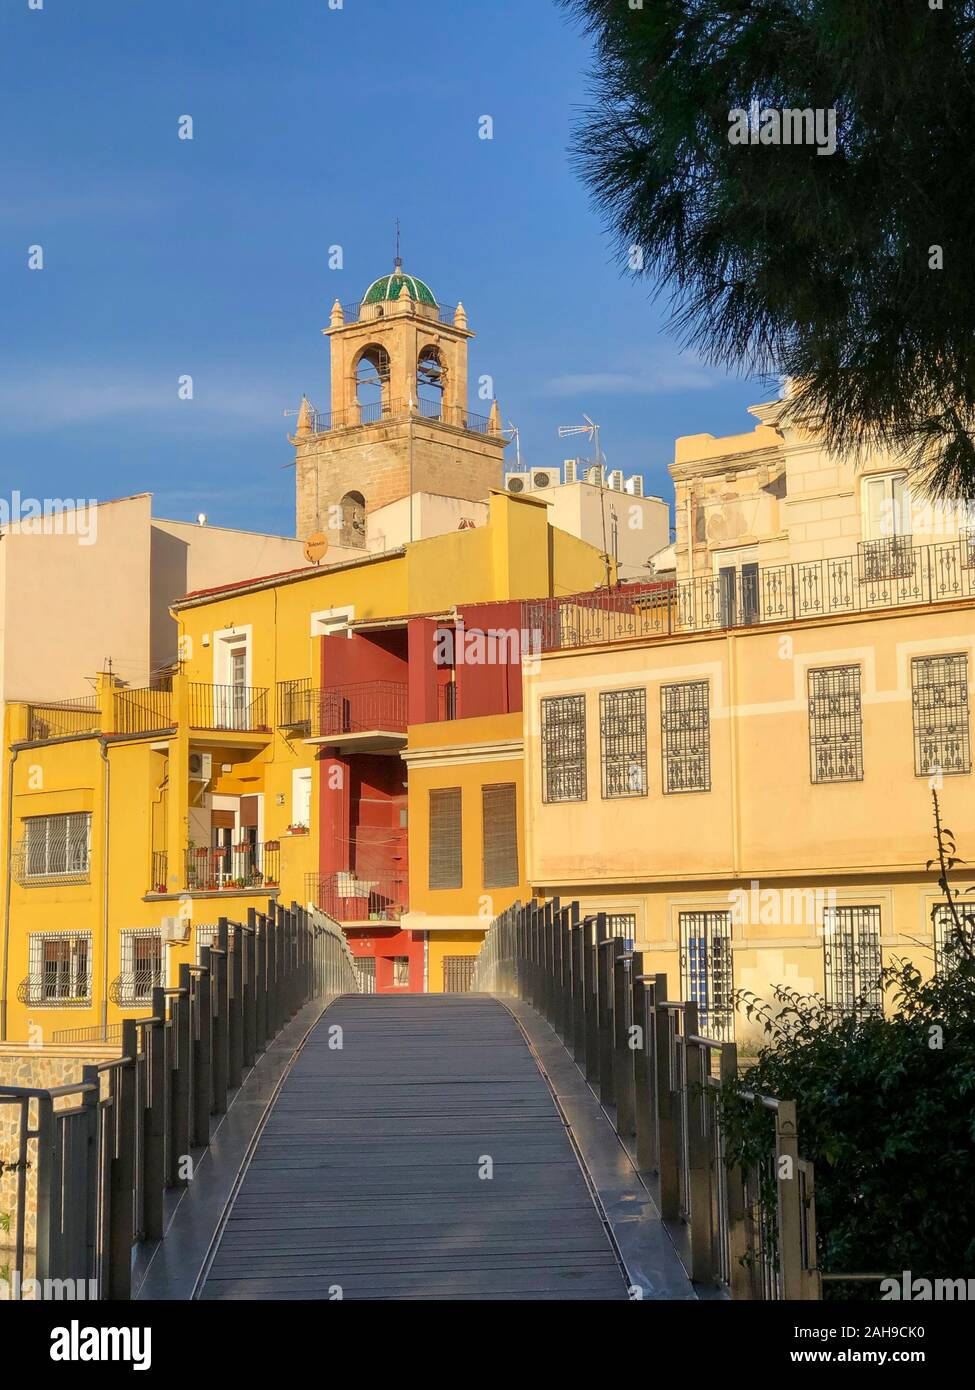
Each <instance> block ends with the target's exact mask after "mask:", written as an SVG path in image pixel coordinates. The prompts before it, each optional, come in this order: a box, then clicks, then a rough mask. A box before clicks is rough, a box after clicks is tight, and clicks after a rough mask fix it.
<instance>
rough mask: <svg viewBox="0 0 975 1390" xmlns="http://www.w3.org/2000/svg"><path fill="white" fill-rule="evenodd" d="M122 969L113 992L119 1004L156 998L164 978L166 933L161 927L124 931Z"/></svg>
mask: <svg viewBox="0 0 975 1390" xmlns="http://www.w3.org/2000/svg"><path fill="white" fill-rule="evenodd" d="M120 944H121V955H122V960H121V964H122V969H121V972H120V975H119V978H118V982H117V986H116V989H115V990H113V994H115V995H117V996H118V997H117V998H116V999H115V1000H114V1002H115V1003H117V1004H121V1005H122V1006H123V1007H124V1006H125V1004H126V1003H132V1004H138V1003H144V1002H147V1001H148V1000H150V999H151V998H152V991H153V990H154V989H155V988H156V986H157V985H162V984H164V983H165V981H164V980H163V947H162V933H161V932H160V931H159V929H158V927H147V928H144V929H137V930H134V931H124V932H122V935H121V943H120Z"/></svg>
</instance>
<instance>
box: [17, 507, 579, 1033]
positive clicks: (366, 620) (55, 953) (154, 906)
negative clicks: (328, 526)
mask: <svg viewBox="0 0 975 1390" xmlns="http://www.w3.org/2000/svg"><path fill="white" fill-rule="evenodd" d="M546 513H547V509H546V508H545V507H544V505H542V504H540V503H538V502H536V501H533V500H531V499H526V498H517V497H514V496H511V495H509V494H506V493H503V492H498V493H495V494H493V495H492V497H491V499H490V515H489V521H488V524H487V525H486V526H483V527H480V528H477V529H475V530H466V531H461V532H457V533H454V534H450V535H446V536H443V537H436V538H433V539H430V540H427V541H421V542H417V543H416V544H414V545H408V546H405V547H402V548H401V549H400V550H398V551H396V552H394V553H391V554H388V555H386V556H383V557H372V556H364V557H363V558H362V559H358V560H355V561H352V562H346V563H343V564H340V565H336V566H332V567H330V568H324V567H323V568H321V569H316V568H314V567H306V568H304V569H301V570H297V571H294V572H292V573H289V574H285V575H280V576H274V577H270V578H268V579H263V580H254V581H247V582H244V583H241V584H236V585H230V586H225V587H222V588H218V589H216V590H208V591H205V592H202V593H198V594H195V595H188V596H187V597H186V598H185V599H183V600H182V601H181V602H180V603H178V604H176V605H175V606H174V609H173V612H174V617H175V619H176V621H177V624H178V628H179V645H180V652H181V654H182V660H181V662H180V666H179V670H178V672H177V673H176V674H175V675H174V676H173V677H172V678H171V679H170V680H169V681H166V682H162V683H160V684H161V685H163V686H164V688H159V689H149V688H143V689H135V690H134V689H132V688H130V687H125V686H122V685H120V683H119V682H118V680H117V679H116V678H114V677H111V676H109V675H103V676H102V677H100V678H99V682H98V696H97V701H96V705H97V708H96V709H94V710H85V711H78V710H75V709H73V708H70V707H68V708H64V709H59V708H58V706H57V702H49V703H48V704H46V705H45V706H44V707H43V709H41V708H40V707H36V706H31V705H23V704H12V705H10V706H9V707H8V711H7V727H6V730H5V760H4V763H5V766H4V773H5V777H4V784H5V787H6V788H7V795H6V797H5V813H6V814H5V827H6V828H5V836H4V854H5V862H7V863H8V864H9V872H8V874H7V883H6V896H5V929H4V938H3V945H4V951H3V979H4V980H5V982H6V984H5V990H4V998H5V1005H6V1007H5V1040H7V1041H30V1040H31V1039H33V1040H35V1041H46V1042H51V1043H54V1042H65V1041H69V1040H71V1038H75V1037H78V1038H79V1039H80V1038H81V1037H82V1036H84V1035H91V1034H93V1033H94V1032H96V1031H100V1030H102V1029H103V1028H104V1026H105V1025H106V1024H107V1025H108V1026H109V1027H110V1028H112V1027H116V1026H117V1024H118V1022H119V1020H120V1018H122V1017H124V1016H125V1015H126V1013H127V1012H128V1013H131V1012H133V1011H135V1012H140V1011H141V1012H144V1011H145V1009H146V1007H147V1006H148V1003H149V1000H150V997H151V988H152V985H154V984H157V983H172V982H173V981H175V980H176V978H177V977H178V970H179V965H180V964H181V963H184V962H186V961H193V960H195V959H196V955H197V952H198V950H199V947H200V945H201V944H206V943H207V942H208V941H209V939H210V931H211V930H212V929H213V928H215V926H216V923H217V922H218V920H219V918H220V917H222V916H226V917H228V918H230V919H231V920H234V919H241V918H244V919H246V914H247V911H248V909H250V908H254V909H258V910H263V909H265V908H266V905H267V902H268V900H269V899H271V900H275V899H278V898H280V900H281V901H283V902H286V903H288V904H290V903H291V902H292V901H293V900H294V901H297V902H302V903H304V902H309V901H312V902H316V905H319V906H321V907H322V909H323V910H325V911H330V912H331V913H332V915H333V916H336V917H337V919H338V920H341V921H342V922H343V925H344V926H346V928H347V932H348V934H349V939H350V943H351V944H352V946H353V949H354V950H355V951H356V952H357V954H359V955H361V956H363V959H364V960H369V959H370V958H372V959H375V957H374V956H373V957H370V956H369V953H368V952H366V951H364V950H363V949H362V947H361V940H360V939H361V938H364V937H368V936H372V937H378V936H383V935H388V934H390V933H393V932H395V933H398V934H399V935H400V936H402V937H405V938H409V939H411V940H413V939H416V940H417V941H418V950H417V951H416V953H415V954H414V962H413V964H411V966H410V971H411V978H410V979H409V980H408V981H407V982H406V984H405V986H404V987H409V988H413V989H417V988H422V987H428V988H434V989H437V988H442V987H443V981H444V974H443V971H444V959H445V958H447V957H451V958H460V957H465V958H466V957H468V956H471V955H472V954H473V952H474V951H475V950H476V947H477V945H478V944H479V941H480V932H479V931H478V930H477V924H478V923H479V922H481V921H482V920H484V913H485V908H484V903H483V891H482V890H483V885H482V882H481V879H480V875H479V873H478V872H477V871H476V861H477V856H478V851H477V850H475V848H474V847H473V845H471V846H470V847H469V848H468V849H467V850H466V851H465V856H464V863H465V866H466V867H465V870H464V874H463V877H462V881H461V884H460V887H459V888H458V890H456V891H454V890H451V891H450V892H448V893H447V894H446V895H445V894H443V893H442V892H440V891H439V890H437V889H433V890H432V891H431V890H430V888H429V884H428V881H427V879H426V875H425V874H424V873H422V872H420V871H419V869H417V877H416V891H415V894H414V895H412V896H411V895H408V894H407V893H405V892H399V891H398V890H397V888H395V887H389V886H388V884H387V882H386V880H385V879H384V878H383V877H382V875H381V874H379V871H378V870H376V869H375V859H374V858H373V859H370V858H369V857H368V855H375V854H376V853H379V850H381V852H382V854H384V855H391V854H392V851H395V849H396V844H395V843H393V844H392V847H390V841H393V842H395V841H396V840H397V838H399V839H400V840H401V841H402V847H403V860H404V864H405V863H406V862H407V856H408V857H409V859H410V860H415V863H416V864H417V865H418V864H419V863H420V862H421V860H422V851H421V850H420V849H415V848H414V847H413V842H414V841H416V842H419V841H420V840H422V835H423V833H424V832H423V829H422V827H423V826H424V825H425V824H429V816H430V810H429V799H430V798H429V785H428V784H427V782H426V781H425V780H424V777H425V774H422V775H421V770H420V769H416V771H415V772H414V771H413V770H412V769H410V772H409V773H408V770H407V769H408V768H409V767H410V764H409V761H407V762H405V763H404V761H403V756H402V755H403V754H404V753H406V754H407V759H409V756H410V755H411V754H412V751H413V728H412V725H411V724H410V722H409V698H411V697H410V696H409V684H410V681H411V679H413V678H412V677H411V675H410V672H411V669H412V670H414V671H415V670H417V669H419V667H421V666H428V667H429V669H430V670H431V671H435V653H434V648H433V646H432V645H429V646H428V645H427V642H426V637H427V628H426V627H422V628H421V629H419V630H417V631H416V632H415V633H414V634H413V636H412V638H411V635H410V633H409V631H408V629H409V625H410V621H411V616H412V615H424V619H423V621H424V623H425V624H427V626H430V625H432V630H431V632H430V634H429V635H430V637H431V642H432V639H433V635H434V631H435V629H436V626H437V624H438V623H439V624H443V623H448V624H449V622H450V621H451V615H452V614H453V613H454V612H455V609H456V607H457V605H458V604H463V603H465V602H466V603H474V604H476V603H481V602H485V601H491V600H497V599H503V600H507V601H509V602H513V603H515V604H516V605H517V604H518V603H519V602H520V601H521V600H523V599H525V598H528V597H531V596H535V595H537V594H539V593H541V594H543V595H552V594H554V593H557V592H564V591H565V590H566V589H581V588H588V587H591V586H592V585H593V584H594V583H596V582H598V580H599V578H600V577H601V574H602V572H603V565H604V561H603V558H602V556H600V555H599V554H598V553H597V552H596V551H594V550H593V549H592V548H591V547H589V546H587V545H585V544H583V543H582V542H580V541H577V540H575V539H574V538H572V537H570V536H566V535H564V534H563V533H561V532H554V531H553V529H552V528H551V527H550V526H549V524H548V521H547V515H546ZM539 557H541V559H540V558H539ZM411 641H412V643H413V650H412V651H411V650H410V643H411ZM377 658H381V660H382V661H383V662H389V661H392V660H394V659H395V661H396V662H397V663H398V665H397V667H396V672H397V673H399V674H400V675H401V677H402V679H401V680H400V679H395V680H394V679H388V678H386V677H385V676H384V675H383V669H384V668H380V667H376V665H375V661H376V659H377ZM370 663H372V664H370ZM444 674H445V675H447V676H449V675H450V673H449V672H448V671H445V672H444ZM350 677H351V679H350ZM359 677H361V679H359ZM431 688H432V689H434V690H435V689H436V688H435V687H431ZM417 698H420V696H417ZM377 701H378V703H377ZM420 708H422V705H421V706H420ZM434 713H435V714H436V716H437V717H436V718H434V719H432V720H426V721H424V722H423V723H422V724H421V726H420V727H419V729H418V732H417V747H418V748H427V747H429V745H430V744H431V741H432V742H438V743H440V744H443V743H444V742H450V743H452V744H453V745H455V746H456V747H457V748H459V749H460V748H462V749H464V750H466V753H465V758H462V759H461V760H460V762H461V763H463V768H462V774H458V775H462V777H463V779H464V781H465V783H469V784H470V785H473V781H476V780H477V777H478V776H479V775H480V774H479V773H478V772H477V771H476V769H477V767H478V765H479V764H480V763H486V764H487V765H488V772H487V773H486V774H485V776H486V778H487V779H490V778H492V777H493V776H494V773H495V770H496V768H495V764H494V763H493V762H492V758H493V756H494V754H493V751H492V748H493V745H495V744H497V743H499V742H500V743H503V744H505V745H506V747H507V748H508V749H509V753H510V757H509V765H510V766H511V767H512V768H513V767H514V766H515V763H514V758H515V750H519V751H520V727H521V716H520V713H514V714H508V715H500V716H498V718H497V720H494V721H492V719H491V718H486V719H470V720H465V719H463V718H458V717H455V715H456V710H455V707H454V706H453V705H452V704H447V703H443V704H441V705H439V706H437V707H436V709H435V711H434ZM495 723H496V724H497V728H495V727H493V725H494V724H495ZM365 725H369V727H368V728H367V727H365ZM465 725H466V726H467V727H466V728H461V726H465ZM431 726H432V727H431ZM451 728H454V729H455V730H458V731H457V732H454V733H450V732H449V731H450V730H451ZM465 759H466V761H465ZM336 768H338V769H340V770H341V769H344V773H343V777H340V778H336V785H333V783H332V777H331V774H332V772H333V771H334V770H335V769H336ZM363 769H365V770H364V771H363ZM519 772H520V764H519ZM506 778H507V780H509V781H517V782H518V784H519V786H520V776H518V777H515V775H514V773H512V774H511V775H510V776H508V775H507V774H506ZM357 779H358V780H357ZM414 779H415V780H414ZM343 780H345V783H346V784H345V785H344V786H343V785H339V783H342V782H343ZM350 782H351V783H352V784H354V788H355V791H354V798H355V806H356V814H355V816H354V818H353V831H352V834H353V838H354V839H355V841H356V844H357V847H358V852H359V853H360V855H365V856H367V857H366V859H365V861H364V862H357V860H356V858H355V854H354V853H352V854H350V853H349V847H348V845H347V844H345V845H343V844H341V843H339V844H338V858H336V857H335V849H336V836H335V833H334V827H335V825H336V824H337V823H338V818H339V816H340V814H341V807H342V805H343V804H345V803H343V801H342V796H343V795H345V794H347V793H348V784H349V783H350ZM479 785H480V784H479ZM390 788H393V792H394V794H390V792H389V789H390ZM400 789H402V790H401V792H400ZM323 796H325V797H326V798H333V799H332V800H329V801H328V804H327V805H323V801H322V798H323ZM335 798H337V799H335ZM377 808H378V809H379V811H380V812H381V819H378V820H377V819H376V816H377ZM346 814H347V812H346ZM519 823H520V822H519ZM400 830H402V834H401V835H400V834H399V831H400ZM390 831H391V832H392V833H390ZM465 833H466V832H465ZM377 845H378V846H379V850H377V849H376V846H377ZM343 854H344V858H343V857H342V856H343ZM330 856H331V857H330ZM326 870H327V872H326ZM325 880H327V884H326V883H325ZM323 885H324V886H323ZM404 887H405V885H404ZM525 891H526V889H525V885H524V883H523V881H521V878H520V871H519V882H518V883H516V884H512V885H511V893H512V894H514V895H515V896H517V895H518V893H519V892H520V893H521V894H522V895H523V894H524V893H525ZM322 894H324V896H322ZM506 901H507V898H506V897H502V898H499V902H501V903H502V905H504V903H505V902H506ZM411 911H416V912H418V913H419V914H420V916H419V918H418V919H417V920H418V922H420V923H422V927H419V926H418V927H413V926H412V925H406V926H403V925H401V923H400V918H401V917H407V918H408V916H409V913H410V912H411ZM441 918H443V919H444V920H443V922H441V921H440V919H441ZM489 920H490V916H488V917H487V921H489ZM485 926H486V921H485ZM481 930H483V928H482V929H481ZM429 942H433V943H435V944H433V945H432V946H428V943H429ZM379 954H380V955H381V954H382V953H381V952H380V953H379ZM408 954H409V953H408ZM386 959H387V958H386V957H383V962H384V964H385V962H386ZM388 959H389V960H390V961H392V962H393V963H394V967H393V968H394V969H398V967H397V966H395V962H396V961H397V960H399V959H400V957H398V956H395V955H391V956H389V957H388ZM421 960H422V966H421V965H420V964H419V962H420V961H421ZM414 965H415V967H416V968H413V967H414ZM421 969H422V976H421V974H420V970H421ZM386 983H387V985H389V986H390V987H393V986H394V985H395V981H394V980H393V979H392V977H391V978H390V980H388V981H387V982H386Z"/></svg>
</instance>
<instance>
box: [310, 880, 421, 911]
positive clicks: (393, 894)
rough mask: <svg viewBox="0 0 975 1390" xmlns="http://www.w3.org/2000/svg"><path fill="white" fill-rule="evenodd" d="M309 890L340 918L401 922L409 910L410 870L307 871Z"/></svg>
mask: <svg viewBox="0 0 975 1390" xmlns="http://www.w3.org/2000/svg"><path fill="white" fill-rule="evenodd" d="M305 892H306V895H307V896H308V898H309V899H310V900H311V901H312V902H313V903H314V904H315V906H316V907H317V908H319V910H320V911H322V912H327V913H328V915H329V916H330V917H334V918H335V920H336V921H337V922H398V921H399V919H400V918H401V917H402V916H403V914H404V913H405V912H408V911H409V901H410V892H409V873H408V871H407V870H406V869H405V868H401V869H390V868H383V869H369V868H360V869H342V870H339V871H338V872H337V873H331V874H306V876H305Z"/></svg>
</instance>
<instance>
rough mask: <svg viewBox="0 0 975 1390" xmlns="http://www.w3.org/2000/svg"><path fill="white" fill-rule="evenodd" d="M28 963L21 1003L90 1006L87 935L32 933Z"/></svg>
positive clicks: (89, 959) (82, 933)
mask: <svg viewBox="0 0 975 1390" xmlns="http://www.w3.org/2000/svg"><path fill="white" fill-rule="evenodd" d="M29 962H30V964H29V967H28V968H29V971H30V974H29V976H28V979H27V980H26V982H25V984H26V986H27V989H26V991H22V995H21V997H22V1002H24V1003H29V1004H37V1005H45V1004H47V1005H51V1006H58V1005H61V1006H65V1005H72V1004H75V1005H78V1004H87V1003H90V1002H91V933H90V932H44V933H33V934H32V935H31V938H30V947H29ZM25 995H26V997H24V996H25Z"/></svg>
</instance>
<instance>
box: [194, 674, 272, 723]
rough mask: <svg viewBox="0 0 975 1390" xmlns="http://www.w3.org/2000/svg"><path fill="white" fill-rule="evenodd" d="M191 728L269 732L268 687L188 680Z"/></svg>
mask: <svg viewBox="0 0 975 1390" xmlns="http://www.w3.org/2000/svg"><path fill="white" fill-rule="evenodd" d="M189 707H190V728H191V729H214V730H218V729H227V730H230V731H233V732H237V733H268V732H270V730H269V727H268V722H267V690H266V689H265V688H264V687H262V686H251V685H209V684H207V683H206V682H203V681H191V682H190V687H189Z"/></svg>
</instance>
